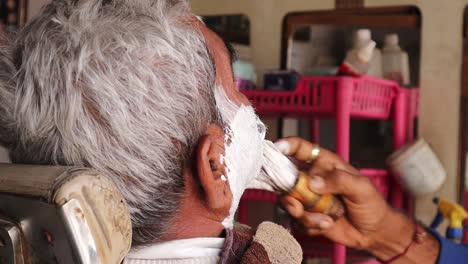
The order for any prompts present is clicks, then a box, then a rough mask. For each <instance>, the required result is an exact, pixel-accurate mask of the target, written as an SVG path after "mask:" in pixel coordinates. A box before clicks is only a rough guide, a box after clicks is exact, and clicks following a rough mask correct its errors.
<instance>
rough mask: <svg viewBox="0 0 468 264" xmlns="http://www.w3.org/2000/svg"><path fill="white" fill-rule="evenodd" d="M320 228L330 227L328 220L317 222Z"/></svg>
mask: <svg viewBox="0 0 468 264" xmlns="http://www.w3.org/2000/svg"><path fill="white" fill-rule="evenodd" d="M319 227H320V229H328V228H330V227H331V223H330V222H328V221H322V222H320V223H319Z"/></svg>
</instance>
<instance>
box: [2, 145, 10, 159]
mask: <svg viewBox="0 0 468 264" xmlns="http://www.w3.org/2000/svg"><path fill="white" fill-rule="evenodd" d="M9 162H10V159H9V158H8V152H7V150H6V149H5V148H3V147H1V146H0V163H9Z"/></svg>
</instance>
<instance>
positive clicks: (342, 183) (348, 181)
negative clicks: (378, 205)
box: [309, 169, 379, 203]
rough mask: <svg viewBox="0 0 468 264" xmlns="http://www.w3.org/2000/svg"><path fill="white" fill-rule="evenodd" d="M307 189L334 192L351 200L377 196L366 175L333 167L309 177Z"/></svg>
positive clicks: (355, 200)
mask: <svg viewBox="0 0 468 264" xmlns="http://www.w3.org/2000/svg"><path fill="white" fill-rule="evenodd" d="M309 189H310V190H311V191H313V192H316V193H318V194H336V195H340V196H342V197H343V198H346V199H348V200H349V201H352V202H359V203H361V202H365V201H366V200H367V199H372V198H377V197H376V196H378V195H379V194H378V192H377V190H376V189H375V187H374V186H373V184H372V183H371V182H370V180H369V179H368V178H367V177H364V176H362V175H359V174H351V173H349V172H347V171H344V170H339V169H334V170H332V171H329V172H327V173H324V174H322V175H318V176H312V177H311V178H310V179H309Z"/></svg>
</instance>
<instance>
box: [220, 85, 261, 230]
mask: <svg viewBox="0 0 468 264" xmlns="http://www.w3.org/2000/svg"><path fill="white" fill-rule="evenodd" d="M215 91H216V92H215V97H216V102H217V104H218V108H219V110H220V112H221V115H222V117H223V119H224V120H225V121H229V129H227V131H226V135H225V156H224V162H225V165H226V172H227V178H228V181H229V188H230V189H231V192H232V196H233V198H232V204H231V208H230V210H229V216H228V217H227V218H226V219H224V221H223V225H224V227H226V228H232V227H233V225H234V216H235V213H236V211H237V208H238V206H239V201H240V198H241V196H242V194H243V193H244V191H245V189H246V188H247V186H248V185H249V183H250V182H251V181H252V180H253V179H254V178H255V177H256V176H257V175H258V174H259V172H260V170H261V167H262V164H263V140H264V138H265V132H266V129H265V126H264V125H263V123H262V122H261V121H260V119H259V118H258V117H257V115H256V114H255V111H254V109H253V108H252V107H251V106H245V105H242V106H240V107H239V106H237V105H236V104H234V103H233V102H232V101H231V100H229V98H228V97H227V95H226V94H225V92H224V90H223V89H221V88H217V89H216V90H215Z"/></svg>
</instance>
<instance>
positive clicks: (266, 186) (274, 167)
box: [249, 140, 298, 193]
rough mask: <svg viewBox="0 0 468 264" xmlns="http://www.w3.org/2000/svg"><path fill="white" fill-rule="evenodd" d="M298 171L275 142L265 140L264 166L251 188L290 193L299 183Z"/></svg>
mask: <svg viewBox="0 0 468 264" xmlns="http://www.w3.org/2000/svg"><path fill="white" fill-rule="evenodd" d="M297 177H298V169H297V167H296V165H294V163H292V161H290V160H289V159H288V158H287V157H286V156H285V155H283V153H281V151H280V150H278V148H277V147H276V146H275V144H273V142H271V141H268V140H265V141H264V143H263V166H262V170H261V172H260V174H259V175H258V177H257V178H256V179H255V180H254V181H253V182H252V183H251V184H250V185H249V188H255V189H261V190H267V191H274V192H282V193H283V192H289V191H291V190H292V188H294V186H295V185H296V182H297Z"/></svg>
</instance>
